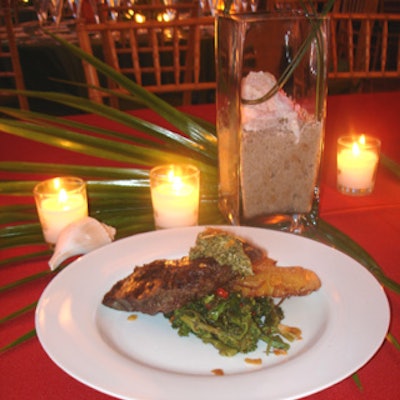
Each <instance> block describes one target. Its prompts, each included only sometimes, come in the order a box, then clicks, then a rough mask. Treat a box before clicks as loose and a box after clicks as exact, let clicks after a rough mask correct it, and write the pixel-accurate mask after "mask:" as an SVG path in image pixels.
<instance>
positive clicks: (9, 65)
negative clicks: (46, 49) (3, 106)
mask: <svg viewBox="0 0 400 400" xmlns="http://www.w3.org/2000/svg"><path fill="white" fill-rule="evenodd" d="M0 5H1V9H0V64H1V65H0V67H1V68H0V91H1V86H3V85H4V86H6V82H7V87H8V88H9V89H10V88H13V89H18V90H24V89H25V83H24V76H23V73H22V68H21V64H20V59H19V53H18V48H17V43H16V39H15V33H14V22H13V12H12V9H11V7H10V2H9V0H0ZM1 82H3V84H1ZM9 85H11V86H9ZM0 97H3V98H6V97H7V98H8V97H10V96H9V95H8V94H7V95H6V94H4V93H3V94H2V93H1V92H0ZM17 98H18V102H19V106H20V108H21V109H23V110H28V109H29V103H28V99H27V98H26V96H23V95H17Z"/></svg>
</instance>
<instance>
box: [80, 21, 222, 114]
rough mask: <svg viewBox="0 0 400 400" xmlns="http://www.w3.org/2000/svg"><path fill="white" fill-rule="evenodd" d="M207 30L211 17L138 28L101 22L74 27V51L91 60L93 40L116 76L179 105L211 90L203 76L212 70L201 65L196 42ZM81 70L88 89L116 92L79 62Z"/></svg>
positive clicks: (92, 94) (95, 94)
mask: <svg viewBox="0 0 400 400" xmlns="http://www.w3.org/2000/svg"><path fill="white" fill-rule="evenodd" d="M213 26H214V18H213V17H198V18H185V19H174V20H172V21H169V22H164V21H161V22H160V21H154V20H149V21H145V22H143V23H140V24H139V23H132V22H129V21H128V22H127V21H107V22H101V23H99V24H86V23H79V24H78V26H77V32H78V38H79V43H80V47H81V48H82V49H83V50H84V51H86V52H87V53H89V54H95V47H96V41H95V40H94V39H93V38H94V37H98V38H99V40H100V42H99V43H97V47H98V46H101V48H102V51H103V55H102V56H103V57H104V60H105V62H106V63H107V64H108V65H110V66H111V67H113V68H114V69H115V70H116V71H119V72H121V73H123V74H124V75H125V76H127V77H129V78H130V79H132V80H133V81H134V82H136V83H137V84H139V85H141V86H143V87H145V88H146V89H147V90H149V91H150V92H153V93H157V94H166V93H175V94H176V93H181V94H182V103H183V104H190V103H191V102H192V94H193V92H195V91H196V92H198V91H206V90H208V91H209V90H214V89H215V87H216V83H215V74H213V73H209V72H210V71H209V70H210V69H212V67H213V66H210V65H207V63H206V62H204V60H202V53H203V52H202V42H203V39H204V38H207V28H210V27H213ZM208 41H209V42H210V43H213V39H212V37H208ZM211 51H213V49H211ZM208 59H209V58H208ZM202 61H203V62H202ZM83 68H84V71H85V76H86V81H87V83H88V84H89V85H93V86H99V85H103V87H106V88H108V89H113V90H115V91H118V92H121V91H122V89H121V88H120V87H117V86H116V84H115V83H114V82H111V81H110V80H107V81H106V82H104V79H103V80H102V79H101V78H102V77H101V76H99V75H98V73H97V71H96V69H95V68H94V67H93V66H91V65H89V64H88V63H86V62H83ZM207 73H209V75H208V74H207ZM211 77H212V78H211ZM209 79H212V80H209ZM88 94H89V98H90V99H92V100H94V101H96V102H103V101H104V100H105V99H107V98H108V99H109V102H110V104H112V105H113V106H114V107H118V106H119V105H118V98H116V97H115V96H112V95H110V94H109V93H104V92H101V91H99V90H96V89H93V88H90V87H89V89H88Z"/></svg>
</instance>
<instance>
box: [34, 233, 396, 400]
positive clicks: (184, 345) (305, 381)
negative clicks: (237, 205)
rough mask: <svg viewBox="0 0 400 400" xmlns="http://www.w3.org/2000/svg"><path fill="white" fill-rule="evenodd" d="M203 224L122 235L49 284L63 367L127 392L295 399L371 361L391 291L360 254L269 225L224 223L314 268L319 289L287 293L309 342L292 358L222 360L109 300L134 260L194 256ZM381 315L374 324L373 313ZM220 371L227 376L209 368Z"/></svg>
mask: <svg viewBox="0 0 400 400" xmlns="http://www.w3.org/2000/svg"><path fill="white" fill-rule="evenodd" d="M202 229H204V228H202V227H193V228H182V229H172V230H160V231H155V232H149V233H145V234H140V235H136V236H132V237H129V238H126V239H122V240H119V241H116V242H114V243H112V244H110V245H108V246H105V247H103V248H100V249H98V250H96V251H93V252H92V253H89V254H87V255H85V256H84V257H82V258H80V259H78V260H76V261H74V262H73V263H72V264H71V265H70V266H68V268H66V269H65V270H63V271H62V272H60V273H59V275H58V276H57V277H55V278H54V279H53V281H52V282H51V283H50V284H49V286H48V287H47V288H46V289H45V291H44V293H43V295H42V296H41V298H40V301H39V304H38V307H37V311H36V329H37V334H38V337H39V339H40V342H41V344H42V346H43V347H44V349H45V351H46V352H47V353H48V355H49V356H50V357H51V358H52V360H53V361H54V362H55V363H56V364H57V365H58V366H59V367H61V368H62V369H63V370H64V371H65V372H67V373H68V374H70V375H71V376H73V377H74V378H76V379H77V380H79V381H81V382H83V383H84V384H86V385H88V386H90V387H93V388H95V389H97V390H99V391H101V392H104V393H108V394H110V395H113V396H116V397H119V398H123V399H152V400H181V399H182V400H187V399H191V400H197V399H198V400H204V399H209V400H212V399H218V400H222V399H229V400H235V399H238V400H243V399H246V400H258V399H263V400H268V399H274V400H277V399H292V398H298V397H302V396H306V395H309V394H311V393H315V392H317V391H320V390H323V389H324V388H327V387H329V386H331V385H333V384H335V383H336V382H339V381H341V380H342V379H344V378H346V377H347V376H349V375H351V374H352V373H353V372H355V371H356V370H357V369H359V368H360V367H361V366H362V365H364V364H365V363H366V362H367V361H368V360H369V359H370V358H371V357H372V356H373V354H374V353H375V352H376V351H377V349H378V348H379V347H380V345H381V344H382V341H383V340H384V337H385V335H386V332H387V329H388V325H389V319H390V314H389V306H388V301H387V298H386V296H385V294H384V292H383V290H382V288H381V286H380V285H379V284H378V282H377V281H376V280H375V278H374V277H373V276H372V275H371V274H370V273H369V272H368V271H367V270H366V269H365V268H364V267H363V266H361V265H360V264H358V263H357V262H356V261H354V260H353V259H352V258H350V257H348V256H346V255H344V254H342V253H340V252H338V251H336V250H334V249H332V248H330V247H328V246H325V245H322V244H320V243H318V242H315V241H312V240H309V239H305V238H302V237H298V236H295V235H291V234H285V233H281V232H276V231H270V230H266V229H258V228H250V227H224V229H232V230H233V231H234V232H236V233H237V234H239V235H241V236H243V237H246V238H249V239H251V240H253V241H254V242H255V243H256V244H258V245H260V246H262V247H264V248H266V249H267V250H268V253H269V256H270V257H272V258H274V259H276V260H278V264H279V265H281V266H284V265H301V266H304V267H307V268H310V269H312V270H314V271H315V272H316V273H317V274H318V275H319V277H320V278H321V281H322V287H321V289H320V290H319V291H318V292H315V293H313V294H311V295H310V296H305V297H296V298H291V299H289V300H286V301H285V302H284V303H283V305H282V308H283V310H284V313H285V320H284V322H285V323H286V324H289V325H294V326H298V327H300V328H301V329H302V332H303V339H302V340H301V341H297V342H296V343H294V344H292V345H291V348H290V350H289V353H288V354H287V355H286V356H276V355H270V356H266V355H265V353H263V352H262V348H263V346H261V345H260V346H259V349H258V350H257V351H255V352H254V353H250V354H248V355H246V356H247V357H261V358H262V360H263V363H262V365H259V366H254V365H249V364H248V363H246V362H245V361H244V358H245V356H244V355H240V356H235V357H232V358H226V357H222V356H220V355H219V354H218V352H217V350H215V349H214V348H213V347H212V346H211V345H205V344H203V343H202V342H201V341H200V340H199V339H197V338H196V337H194V336H193V337H192V336H191V337H186V338H183V337H179V336H178V334H177V332H176V331H175V330H173V329H172V328H171V327H170V326H169V322H168V320H167V319H165V318H164V317H163V316H161V315H158V316H153V317H152V316H147V315H144V314H139V315H138V318H137V319H136V320H135V321H129V320H128V319H127V317H128V315H130V314H129V313H126V312H121V311H116V310H112V309H109V308H107V307H105V306H103V305H102V304H101V300H102V297H103V295H104V294H105V293H106V292H107V291H108V290H109V289H110V288H111V286H112V285H113V284H114V283H115V282H116V281H117V280H119V279H121V278H123V277H125V276H127V275H128V274H130V273H131V271H132V270H133V267H134V266H136V265H142V264H144V263H146V262H150V261H153V260H154V259H159V258H178V257H181V256H183V255H186V254H187V253H188V251H189V248H190V247H191V246H192V245H193V244H194V241H195V238H196V235H197V233H198V232H199V231H200V230H202ZM372 319H373V323H371V320H372ZM216 368H221V369H223V370H224V372H225V375H224V376H215V375H213V374H212V372H211V370H213V369H216Z"/></svg>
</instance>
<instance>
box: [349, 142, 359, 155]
mask: <svg viewBox="0 0 400 400" xmlns="http://www.w3.org/2000/svg"><path fill="white" fill-rule="evenodd" d="M351 151H352V153H353V155H354V156H356V157H357V156H359V155H360V146H359V145H358V143H357V142H354V143H353V147H352V148H351Z"/></svg>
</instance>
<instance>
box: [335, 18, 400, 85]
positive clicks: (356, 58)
mask: <svg viewBox="0 0 400 400" xmlns="http://www.w3.org/2000/svg"><path fill="white" fill-rule="evenodd" d="M330 24H331V27H330V71H329V73H328V77H329V79H330V80H333V79H355V78H358V79H372V78H400V31H399V27H400V14H381V13H368V14H355V13H347V14H346V13H332V14H331V17H330Z"/></svg>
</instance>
